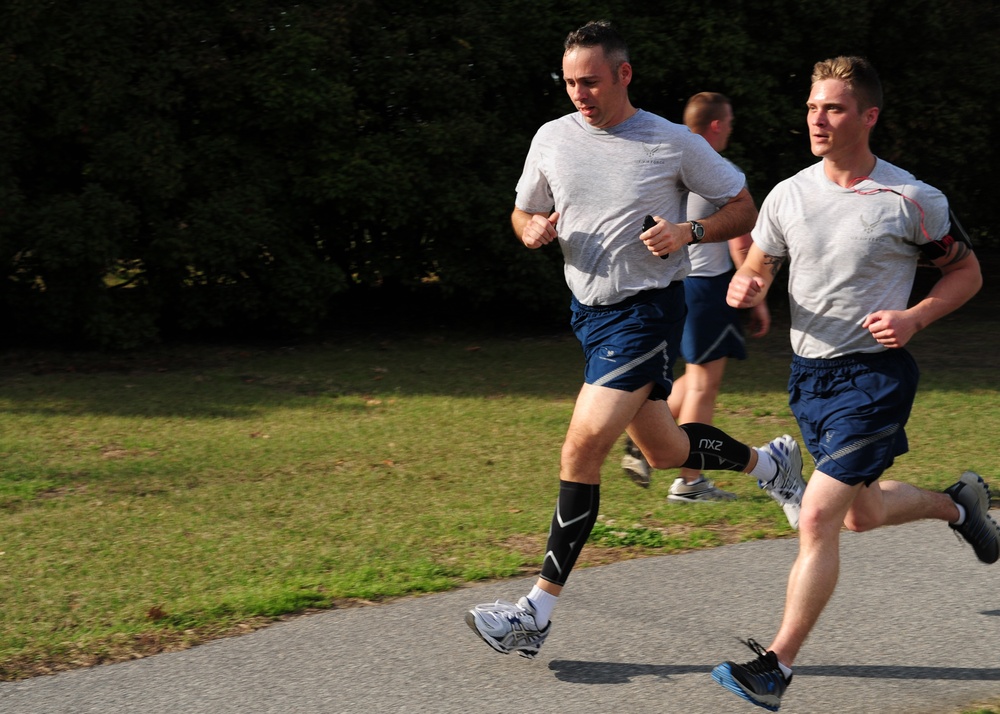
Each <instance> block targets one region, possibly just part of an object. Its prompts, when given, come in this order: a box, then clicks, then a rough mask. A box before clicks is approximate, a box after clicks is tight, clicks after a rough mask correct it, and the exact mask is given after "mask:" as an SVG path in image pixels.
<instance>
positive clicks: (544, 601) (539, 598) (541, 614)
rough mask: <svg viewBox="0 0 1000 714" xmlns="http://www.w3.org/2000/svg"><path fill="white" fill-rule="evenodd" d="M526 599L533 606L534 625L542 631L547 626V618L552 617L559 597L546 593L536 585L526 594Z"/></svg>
mask: <svg viewBox="0 0 1000 714" xmlns="http://www.w3.org/2000/svg"><path fill="white" fill-rule="evenodd" d="M528 599H529V600H531V604H532V605H534V606H535V624H536V625H538V629H539V630H544V629H545V626H546V625H548V624H549V618H551V617H552V611H553V610H554V609H555V608H556V603H558V602H559V596H558V595H553V594H552V593H550V592H546V591H545V590H542V589H541V588H540V587H538V586H537V585H536V586H535V587H533V588H531V592H530V593H528Z"/></svg>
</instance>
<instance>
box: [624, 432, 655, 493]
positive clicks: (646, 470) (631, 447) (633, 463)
mask: <svg viewBox="0 0 1000 714" xmlns="http://www.w3.org/2000/svg"><path fill="white" fill-rule="evenodd" d="M622 468H623V469H624V470H625V475H626V476H628V477H629V478H630V479H632V481H633V482H634V483H635V484H636V485H637V486H642V487H643V488H649V482H650V481H651V480H652V474H653V469H652V468H650V466H649V462H648V461H646V457H645V456H643V455H642V452H641V451H639V447H638V446H636V445H635V442H634V441H632V440H631V439H630V438H629V437H627V436H626V437H625V455H624V456H623V457H622Z"/></svg>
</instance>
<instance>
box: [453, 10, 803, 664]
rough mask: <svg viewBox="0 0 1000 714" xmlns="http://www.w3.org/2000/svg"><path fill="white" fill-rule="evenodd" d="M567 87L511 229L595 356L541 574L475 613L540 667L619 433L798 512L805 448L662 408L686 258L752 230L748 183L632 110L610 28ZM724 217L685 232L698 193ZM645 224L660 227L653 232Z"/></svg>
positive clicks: (570, 48) (569, 42)
mask: <svg viewBox="0 0 1000 714" xmlns="http://www.w3.org/2000/svg"><path fill="white" fill-rule="evenodd" d="M564 49H565V52H564V54H563V80H564V82H565V85H566V92H567V94H568V95H569V98H570V99H571V100H572V102H573V105H574V107H575V109H576V111H574V112H573V113H572V114H568V115H566V116H564V117H562V118H560V119H556V120H555V121H552V122H549V123H547V124H545V125H544V126H542V127H541V128H540V129H539V130H538V132H537V133H536V135H535V137H534V139H533V140H532V143H531V148H530V149H529V151H528V157H527V159H526V161H525V165H524V170H523V172H522V174H521V178H520V180H519V181H518V184H517V195H516V198H515V202H514V211H513V213H512V215H511V223H512V225H513V228H514V233H515V235H517V237H518V239H519V240H520V241H521V242H522V243H523V244H524V245H525V246H526V247H528V248H532V249H536V248H541V247H542V246H545V245H548V244H549V243H552V242H556V241H558V243H559V246H560V248H561V249H562V252H563V257H564V260H565V275H566V282H567V283H568V285H569V287H570V290H571V292H572V294H573V299H572V303H571V305H572V311H573V317H572V324H573V328H574V331H575V332H576V335H577V338H578V339H579V340H580V343H581V345H582V346H583V350H584V356H585V362H586V364H585V369H584V384H583V387H582V388H581V390H580V393H579V396H578V397H577V400H576V405H575V407H574V410H573V416H572V419H571V420H570V424H569V428H568V430H567V433H566V438H565V441H564V442H563V446H562V454H561V459H560V469H559V477H560V482H559V496H558V499H557V502H556V509H555V514H554V515H553V518H552V523H551V528H550V531H549V538H548V542H547V546H546V552H545V557H544V558H543V562H542V569H541V574H540V576H539V578H538V581H537V582H536V584H535V586H534V588H532V590H531V592H529V593H528V594H527V596H525V597H522V598H520V599H519V600H518V602H517V603H511V602H504V601H497V602H494V603H488V604H484V605H478V606H476V607H475V608H473V609H472V610H470V611H469V612H468V613H467V614H466V618H465V619H466V623H467V624H468V625H469V626H470V627H471V628H472V630H473V631H474V632H475V633H476V634H477V635H479V636H480V637H481V638H482V639H483V641H485V642H486V643H487V644H488V645H489V646H490V647H492V648H493V649H494V650H496V651H498V652H501V653H504V654H506V653H509V652H518V653H519V654H521V655H523V656H525V657H534V656H535V655H536V654H537V653H538V650H539V648H540V647H541V646H542V643H543V642H544V641H545V638H546V637H548V634H549V632H550V630H551V627H550V625H551V623H550V622H549V620H550V615H551V613H552V611H553V609H554V608H555V604H556V602H557V600H558V596H559V594H560V593H561V591H562V588H563V585H565V583H566V579H567V578H568V577H569V574H570V571H571V570H572V568H573V566H574V564H575V563H576V559H577V557H578V556H579V554H580V551H581V550H582V549H583V547H584V544H585V543H586V541H587V537H588V536H589V535H590V531H591V529H592V528H593V526H594V523H595V521H596V520H597V514H598V506H599V502H600V481H601V465H602V464H603V463H604V460H605V459H606V457H607V455H608V453H609V452H610V451H611V449H612V447H613V446H614V444H615V442H616V441H617V440H618V437H619V436H620V435H621V433H622V431H626V430H627V431H628V433H629V435H630V436H631V437H632V439H633V440H634V441H635V443H636V444H638V446H639V448H640V449H641V450H642V452H643V454H644V455H645V456H646V458H647V459H648V460H649V462H650V463H651V464H652V465H653V466H655V467H657V468H675V467H678V466H690V467H697V468H699V469H727V470H731V471H737V472H743V473H748V474H750V475H751V476H752V477H754V478H756V479H757V480H758V481H759V482H762V483H764V484H766V485H767V488H769V489H770V490H771V491H773V492H781V493H783V494H784V496H783V497H784V498H785V500H786V501H788V502H790V503H792V504H793V505H797V503H798V498H799V496H798V494H799V493H800V492H801V489H802V488H803V487H804V482H803V481H802V473H801V472H802V459H801V455H800V453H799V447H798V444H796V443H795V440H794V439H792V438H791V437H790V436H787V435H785V436H782V437H779V438H777V439H775V440H773V441H772V442H770V443H769V444H767V445H766V446H765V447H762V448H760V449H754V448H751V447H749V446H747V445H746V444H743V443H741V442H739V441H737V440H736V439H733V438H732V437H731V436H729V435H728V434H726V433H725V432H723V431H721V430H719V429H716V428H714V427H712V426H710V425H708V424H684V425H682V426H680V427H679V426H678V425H677V424H676V423H675V422H674V420H673V418H672V417H671V416H670V411H669V410H668V409H667V405H666V402H665V401H664V400H665V399H666V397H667V395H668V394H669V392H670V386H671V383H672V382H673V374H672V367H673V363H674V359H675V358H676V355H677V349H678V344H679V341H680V333H681V328H682V326H683V324H684V311H685V307H684V286H683V283H682V279H683V277H684V274H685V273H686V272H687V268H688V265H689V262H688V260H687V256H686V251H684V250H683V249H684V247H685V246H686V245H688V244H690V243H692V242H698V241H708V242H711V241H724V240H728V239H729V238H732V237H733V236H736V235H739V234H741V233H745V232H747V231H748V230H749V229H750V227H751V226H752V225H753V222H754V219H755V218H756V215H757V210H756V207H755V206H754V203H753V199H752V198H751V197H750V194H749V193H748V192H747V190H746V188H745V186H744V184H745V179H744V177H743V174H741V173H740V172H739V171H737V170H736V169H735V168H734V167H733V166H732V165H730V164H729V163H728V162H727V161H725V159H723V158H722V157H720V156H719V155H718V153H716V152H715V151H714V150H713V149H712V147H711V146H709V145H708V144H707V143H706V142H705V141H704V139H702V138H701V137H699V136H695V135H694V134H692V133H691V132H689V131H688V130H687V129H686V128H685V127H683V126H680V125H678V124H673V123H671V122H668V121H667V120H665V119H662V118H660V117H658V116H656V115H654V114H650V113H649V112H645V111H642V110H640V109H636V108H635V107H634V106H632V103H631V102H630V101H629V96H628V86H629V83H630V82H631V81H632V65H631V64H630V63H629V59H628V48H627V46H626V44H625V41H624V40H623V39H622V38H621V36H620V35H619V34H618V32H617V31H616V30H615V29H614V28H612V27H611V26H610V24H609V23H606V22H592V23H589V24H587V25H585V26H584V27H581V28H580V29H579V30H576V31H574V32H571V33H570V34H569V36H568V37H567V38H566V42H565V47H564ZM687 190H691V191H696V192H697V193H698V194H700V195H701V196H703V197H705V199H706V200H709V201H711V202H713V203H714V204H715V205H716V206H719V211H718V212H717V213H715V214H713V215H712V216H710V217H708V218H706V219H705V220H704V221H703V222H700V223H699V222H690V221H685V220H684V203H683V201H684V197H685V196H686V191H687ZM644 216H650V217H651V220H652V219H655V222H653V224H652V225H651V227H649V228H643V225H644Z"/></svg>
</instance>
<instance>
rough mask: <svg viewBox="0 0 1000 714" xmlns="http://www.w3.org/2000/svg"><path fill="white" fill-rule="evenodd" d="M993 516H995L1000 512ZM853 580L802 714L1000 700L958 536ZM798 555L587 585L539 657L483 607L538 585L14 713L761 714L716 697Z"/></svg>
mask: <svg viewBox="0 0 1000 714" xmlns="http://www.w3.org/2000/svg"><path fill="white" fill-rule="evenodd" d="M998 515H1000V514H998V513H997V512H996V511H994V516H995V517H996V516H998ZM842 546H843V547H842V555H843V565H844V567H843V568H842V573H841V579H840V585H839V587H838V590H837V592H836V593H835V594H834V597H833V599H832V601H831V602H830V605H829V606H828V608H827V610H826V612H825V613H824V615H823V617H822V618H821V620H820V622H819V625H818V626H817V628H816V630H815V631H814V632H813V635H812V637H811V638H810V641H809V642H808V643H807V644H806V647H805V649H804V650H803V652H802V654H801V655H800V658H799V661H798V662H797V663H796V668H795V680H794V682H793V683H792V686H791V687H790V688H789V690H788V692H787V693H786V695H785V702H784V704H783V706H782V708H781V711H782V712H786V713H787V714H796V713H805V712H808V713H815V714H831V713H834V712H836V713H837V714H854V713H857V714H873V713H878V714H893V713H896V712H899V713H903V712H905V713H906V714H922V713H926V714H932V713H933V714H953V713H954V712H960V711H961V710H962V709H963V708H966V707H970V706H971V705H973V704H982V703H984V702H994V703H996V702H998V701H1000V565H996V566H992V567H988V566H984V565H982V564H980V563H979V562H978V561H977V560H976V559H975V556H974V555H973V554H972V549H971V548H969V547H967V546H965V545H964V544H962V543H959V541H958V540H957V539H956V538H955V537H954V535H953V534H952V533H951V531H950V530H949V529H948V528H947V527H946V526H945V525H943V524H941V523H935V522H922V523H918V524H912V525H906V526H900V527H896V528H886V529H882V530H880V531H875V532H872V533H866V534H856V533H848V532H845V533H844V534H843V536H842ZM795 551H796V540H794V539H788V540H778V541H765V542H753V543H743V544H739V545H733V546H726V547H722V548H716V549H712V550H706V551H700V552H695V553H687V554H683V555H673V556H663V557H655V558H646V559H641V560H632V561H627V562H623V563H617V564H613V565H605V566H600V567H594V568H586V569H580V570H577V571H576V572H574V574H573V577H572V579H571V580H570V583H569V587H567V589H566V592H565V594H564V596H563V599H562V602H561V603H560V605H559V607H558V608H557V610H556V613H555V618H554V623H553V634H552V635H551V636H550V637H549V640H548V642H547V643H546V645H545V647H544V648H543V649H542V652H541V654H540V655H539V657H538V658H537V659H535V660H533V661H529V660H526V659H523V658H521V657H517V656H513V655H511V656H504V655H500V654H497V653H494V652H493V650H491V649H489V648H488V647H487V646H486V645H485V644H484V643H483V642H481V641H480V640H479V639H478V638H476V637H475V636H474V635H473V634H472V632H471V631H470V630H469V629H468V628H467V627H466V625H465V623H464V622H463V615H464V612H465V610H466V609H468V608H469V607H470V606H472V605H474V604H475V603H477V602H486V601H491V600H494V599H496V598H498V597H500V598H504V599H515V598H516V597H518V596H520V595H522V594H524V593H526V592H527V589H528V587H529V586H530V584H531V582H532V580H533V579H518V580H514V581H506V582H500V583H489V584H486V585H478V586H475V587H469V588H463V589H461V590H457V591H453V592H449V593H444V594H439V595H429V596H424V597H418V598H407V599H404V600H398V601H395V602H392V603H389V604H386V605H381V606H376V607H367V608H354V609H346V610H333V611H329V612H323V613H320V614H316V615H309V616H305V617H301V618H297V619H293V620H290V621H287V622H283V623H280V624H277V625H275V626H273V627H270V628H267V629H264V630H260V631H257V632H254V633H252V634H248V635H245V636H242V637H236V638H232V639H227V640H220V641H216V642H212V643H209V644H206V645H203V646H201V647H196V648H193V649H191V650H187V651H185V652H177V653H170V654H164V655H159V656H156V657H150V658H148V659H143V660H136V661H133V662H128V663H124V664H115V665H108V666H102V667H96V668H92V669H86V670H77V671H73V672H67V673H63V674H59V675H55V676H50V677H38V678H35V679H31V680H27V681H24V682H16V683H9V682H8V683H0V712H2V713H3V714H49V713H51V714H56V713H66V714H70V713H72V714H82V713H84V712H95V713H99V714H117V713H119V712H121V713H123V714H124V713H129V714H132V713H133V712H142V713H143V714H155V713H158V712H163V714H186V713H188V712H191V713H199V712H205V713H206V714H227V713H229V712H239V713H240V714H256V713H258V712H275V713H281V714H313V713H316V714H321V713H322V714H354V713H359V714H368V713H377V714H381V713H382V712H386V713H396V712H407V713H409V712H419V713H422V712H433V713H435V714H451V713H456V714H457V713H461V714H493V713H497V714H506V713H508V712H572V713H573V714H590V713H595V714H596V713H598V712H600V713H601V714H604V713H605V712H620V713H622V714H643V713H644V712H657V713H663V712H676V713H681V714H720V713H727V712H735V713H737V714H739V713H740V712H762V711H764V710H763V709H758V708H756V707H753V706H751V705H749V704H748V703H746V702H744V701H743V700H741V699H739V698H737V697H735V696H734V695H732V694H730V693H729V692H727V691H726V690H724V689H723V688H722V687H720V686H718V685H717V684H715V683H714V682H713V681H712V679H711V677H710V676H709V672H710V671H711V669H712V667H713V666H714V665H715V664H717V663H718V662H720V661H722V660H726V659H734V660H737V661H744V660H747V659H750V658H751V656H752V654H751V652H750V650H749V649H747V648H746V647H745V646H744V645H742V644H740V643H739V642H738V641H737V638H738V637H743V638H746V637H748V636H749V637H754V638H755V639H758V640H760V641H761V643H763V644H765V645H766V644H767V643H768V642H769V640H770V637H771V636H772V635H773V634H774V631H775V628H776V626H777V624H778V621H779V617H780V612H781V607H782V603H783V599H784V586H785V579H786V576H787V573H788V569H789V567H790V566H791V563H792V561H793V559H794V557H795Z"/></svg>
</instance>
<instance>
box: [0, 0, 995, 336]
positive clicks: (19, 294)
mask: <svg viewBox="0 0 1000 714" xmlns="http://www.w3.org/2000/svg"><path fill="white" fill-rule="evenodd" d="M599 17H607V18H610V19H613V20H615V21H616V22H617V23H618V24H619V26H620V27H621V29H622V30H623V32H624V34H625V35H626V37H627V38H628V39H629V42H630V45H631V48H632V60H633V64H634V66H635V71H636V79H635V81H634V83H633V85H632V96H633V100H634V102H635V103H636V104H637V105H639V106H642V107H643V108H646V109H649V110H651V111H655V112H657V113H660V114H662V115H664V116H666V117H667V118H670V119H673V120H675V121H678V120H679V119H680V114H681V110H682V108H683V103H684V101H685V100H686V98H687V97H688V96H690V95H691V94H693V93H695V92H698V91H703V90H714V91H721V92H723V93H725V94H727V95H728V96H730V98H731V99H732V100H733V103H734V106H735V109H736V114H737V129H736V132H735V134H734V138H733V144H732V147H731V151H730V156H731V157H732V158H733V159H734V160H735V161H736V162H737V163H739V164H740V165H741V166H742V167H743V168H744V169H745V170H746V171H747V173H748V177H749V179H750V184H751V188H752V190H753V192H754V194H755V196H756V197H757V198H758V200H761V199H762V198H763V196H764V195H766V193H767V191H768V190H769V189H770V187H771V186H773V185H774V183H776V182H777V181H778V180H780V179H782V178H784V177H786V176H788V175H790V174H791V173H793V172H794V171H797V170H798V169H800V168H802V167H803V166H805V165H806V164H807V163H809V162H810V161H812V160H813V159H812V157H811V156H810V155H809V153H808V142H807V140H806V137H805V135H804V109H803V104H804V100H805V97H806V95H807V93H808V78H809V73H810V71H811V66H812V63H813V62H815V61H816V60H818V59H823V58H825V57H827V56H832V55H835V54H844V53H859V54H865V55H867V56H869V57H870V58H871V59H872V60H873V61H874V62H875V65H876V66H877V67H878V68H879V69H880V71H881V73H882V75H883V80H884V83H885V85H886V95H887V106H886V109H885V111H884V112H883V117H882V119H881V120H880V124H879V128H878V130H877V133H876V136H875V145H876V146H875V148H876V151H877V153H879V154H880V155H881V156H883V157H884V158H886V159H888V160H890V161H894V162H898V163H900V164H901V165H902V166H904V167H906V168H908V169H909V170H911V171H913V172H914V173H916V174H917V175H918V177H920V178H923V179H925V180H927V181H929V182H931V183H933V184H935V185H937V186H939V187H940V188H942V189H943V190H945V191H946V192H947V193H948V194H949V196H950V197H951V198H952V201H953V203H954V205H955V206H956V208H957V210H958V212H959V214H960V215H961V216H962V217H963V222H964V223H965V224H966V227H967V228H973V229H979V231H980V232H981V233H984V232H985V229H986V226H987V222H988V218H987V214H986V209H987V206H988V197H989V196H990V195H992V194H993V192H994V191H995V189H996V188H997V186H996V184H997V180H998V179H997V178H996V176H995V173H994V172H993V171H992V170H991V168H992V167H993V166H995V165H996V164H997V149H996V148H995V142H993V141H992V138H993V135H994V133H995V125H996V122H995V120H993V119H992V111H991V110H992V108H993V107H994V106H996V104H997V100H998V99H1000V97H998V96H997V94H998V92H1000V89H998V88H1000V81H998V80H1000V77H998V75H1000V61H998V60H1000V57H998V55H1000V51H998V40H997V38H998V37H1000V34H998V32H997V30H998V29H1000V27H998V24H1000V23H998V13H997V11H996V10H995V9H993V7H992V6H991V5H989V4H988V3H979V2H976V1H975V0H956V2H954V3H951V4H949V5H947V6H943V5H941V4H940V3H934V2H931V1H930V0H902V2H888V0H872V1H870V2H861V0H843V1H842V2H841V3H839V4H837V5H834V6H824V7H823V8H822V9H819V8H815V7H813V6H808V5H804V4H802V3H798V2H792V1H791V0H760V1H759V2H742V1H740V0H722V1H721V2H718V3H708V4H703V5H700V6H692V5H690V4H689V3H681V2H677V0H666V2H664V3H660V4H658V5H655V6H648V5H643V6H639V5H638V4H634V3H629V2H623V1H620V0H619V1H608V2H585V1H583V0H570V1H569V2H561V3H555V2H551V0H536V1H535V2H524V1H523V0H511V1H510V2H506V3H500V4H497V3H486V2H484V1H483V0H471V1H470V2H466V3H443V2H440V0H428V1H426V2H413V1H412V0H404V1H403V2H387V1H383V0H354V1H353V2H333V3H315V2H309V3H284V2H275V1H273V0H250V1H249V2H243V3H239V4H235V5H233V4H216V3H195V2H191V1H190V0H157V1H156V2H152V0H120V2H116V3H111V4H107V3H100V4H94V3H83V4H78V3H60V2H56V1H55V0H7V2H6V3H4V4H3V5H2V6H0V26H2V27H4V32H3V33H2V37H0V142H2V146H3V147H4V150H3V152H0V261H2V264H3V266H4V279H3V280H2V282H0V308H2V315H3V318H2V319H3V323H2V324H0V329H2V330H3V334H4V335H5V336H7V337H8V338H10V337H33V338H46V339H53V340H58V341H60V342H62V343H68V344H89V345H97V346H103V347H116V348H128V347H134V346H138V345H142V344H146V343H149V342H152V341H155V340H158V339H162V338H164V337H173V336H183V335H191V334H199V333H203V332H206V331H210V330H225V331H229V332H231V331H233V330H245V331H251V330H252V331H255V332H257V333H260V332H268V333H272V334H285V335H305V334H310V333H312V332H315V331H318V330H321V329H324V328H326V327H329V326H336V325H338V324H340V323H342V322H343V321H345V320H346V319H348V318H349V317H350V315H351V314H352V313H356V312H358V311H360V310H361V309H362V308H361V307H360V306H362V305H365V304H369V303H370V302H371V301H372V300H374V299H377V298H378V297H379V296H383V295H387V296H391V299H392V301H393V304H397V305H398V304H399V301H400V300H402V301H405V302H407V303H410V302H417V301H418V300H419V299H420V296H422V295H424V294H426V293H433V294H434V295H435V296H437V297H438V298H439V299H440V302H438V303H436V304H437V305H445V306H451V307H452V308H454V309H456V310H458V311H460V312H462V313H463V314H468V312H469V310H472V309H483V310H485V309H486V308H487V307H496V306H502V307H503V309H504V310H505V311H507V312H508V313H509V314H521V315H529V316H530V315H532V314H534V315H550V314H553V313H558V312H559V311H561V310H563V309H564V303H565V302H566V300H567V292H566V288H565V285H564V283H563V281H562V271H561V268H560V265H561V260H560V257H559V255H558V251H556V250H541V251H527V250H525V249H524V248H522V247H521V246H520V245H519V244H518V243H517V241H516V240H515V239H514V238H513V236H512V234H511V231H510V225H509V215H510V210H511V208H512V202H513V195H514V185H515V183H516V181H517V177H518V175H519V173H520V169H521V165H522V163H523V160H524V155H525V152H526V151H527V148H528V144H529V142H530V140H531V137H532V135H533V134H534V132H535V130H536V129H537V128H538V126H539V125H540V124H541V123H543V122H544V121H547V120H549V119H552V118H555V117H557V116H560V115H561V114H564V113H566V112H568V111H571V109H572V108H571V106H570V104H569V102H568V100H567V98H566V96H565V93H564V91H563V88H562V86H561V82H560V79H559V69H560V63H561V55H562V40H563V38H564V37H565V34H566V32H568V31H569V30H570V29H573V28H574V27H576V26H579V25H580V24H582V23H583V22H585V21H587V20H589V19H596V18H599ZM595 180H599V177H595Z"/></svg>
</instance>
